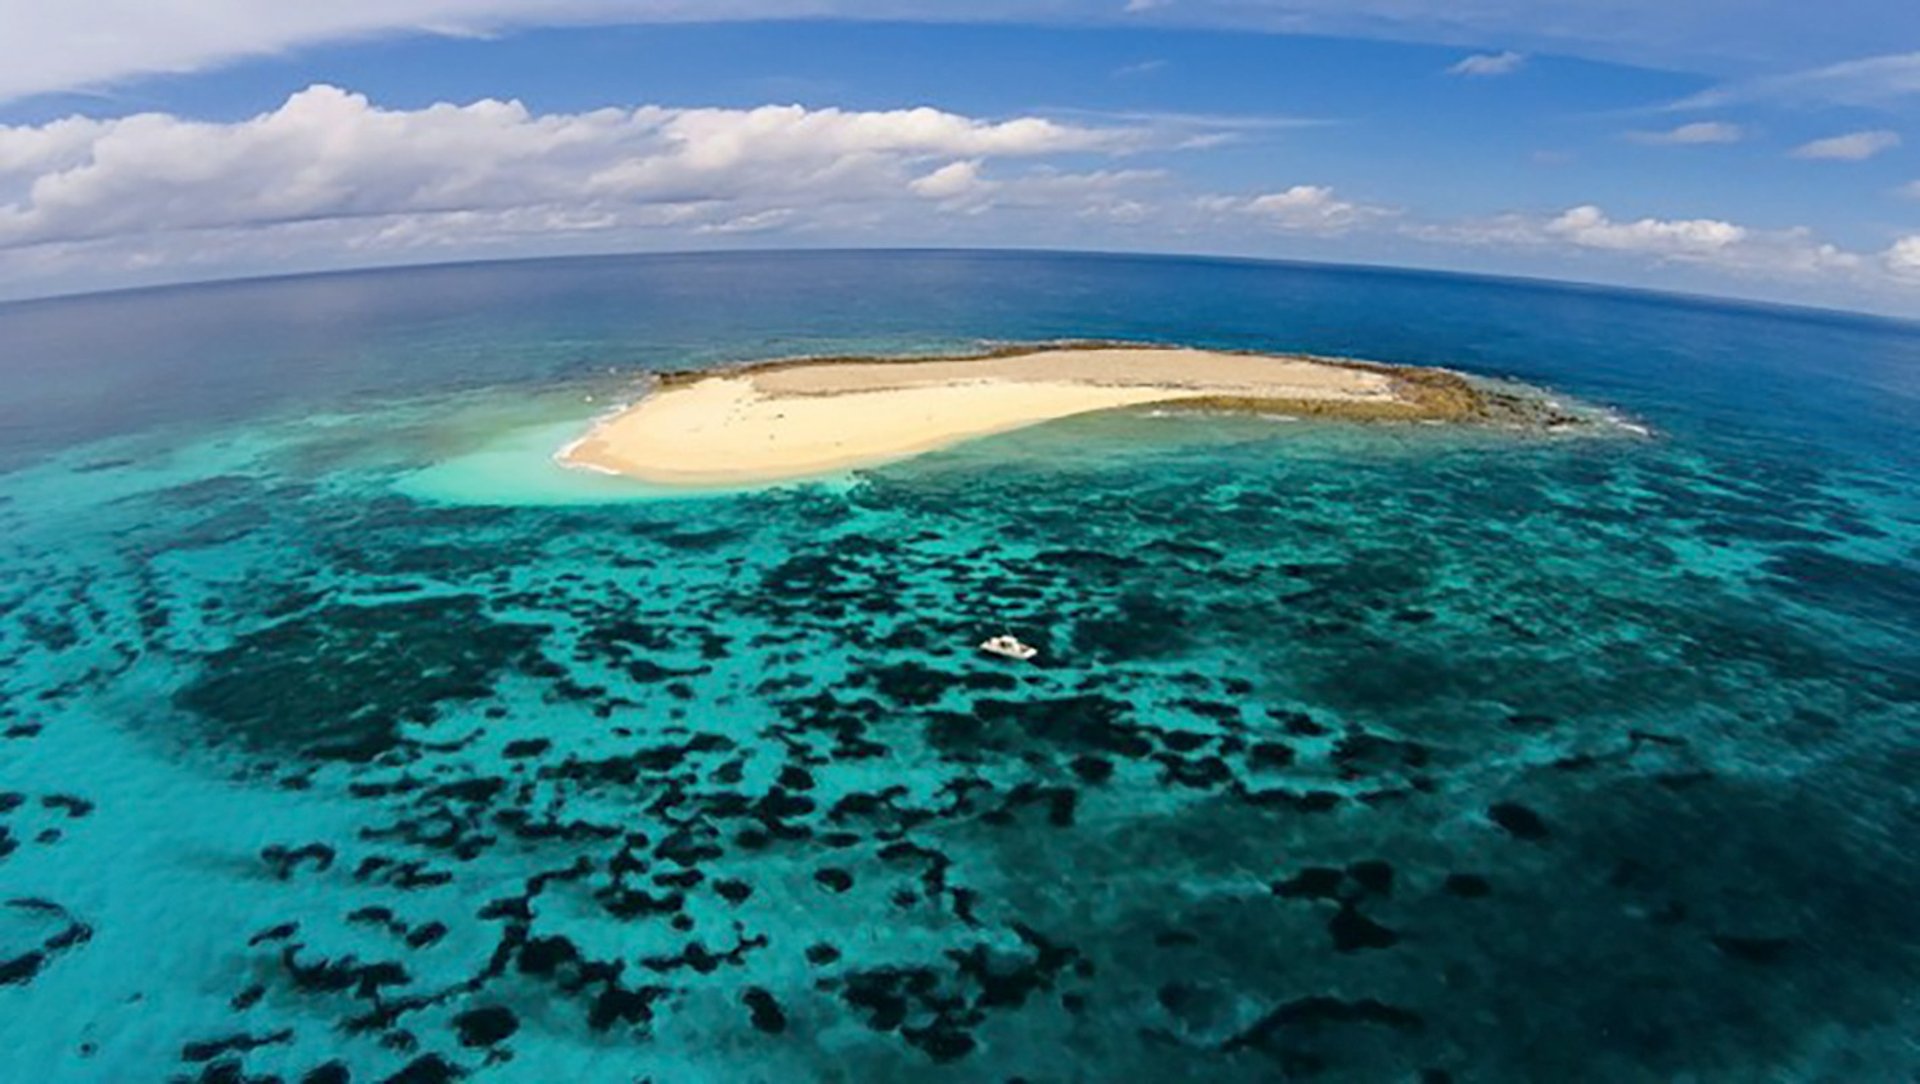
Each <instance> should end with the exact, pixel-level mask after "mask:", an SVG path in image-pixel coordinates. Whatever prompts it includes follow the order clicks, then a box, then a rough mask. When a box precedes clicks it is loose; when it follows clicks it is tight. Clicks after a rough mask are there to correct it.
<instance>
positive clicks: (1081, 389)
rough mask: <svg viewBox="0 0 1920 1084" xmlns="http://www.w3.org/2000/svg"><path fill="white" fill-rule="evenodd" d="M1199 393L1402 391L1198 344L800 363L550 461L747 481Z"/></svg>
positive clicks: (1346, 397)
mask: <svg viewBox="0 0 1920 1084" xmlns="http://www.w3.org/2000/svg"><path fill="white" fill-rule="evenodd" d="M1199 399H1213V400H1221V399H1232V400H1259V401H1268V400H1271V401H1278V402H1291V403H1299V402H1314V401H1325V402H1329V403H1352V404H1356V405H1360V404H1381V403H1387V404H1392V403H1395V402H1399V401H1402V399H1401V389H1400V387H1399V382H1398V381H1396V380H1395V378H1394V377H1393V376H1392V375H1391V374H1389V373H1387V372H1383V371H1378V370H1373V369H1365V368H1359V367H1352V366H1346V365H1340V364H1335V363H1332V362H1327V361H1320V360H1313V359H1308V358H1300V357H1279V356H1256V355H1245V354H1228V353H1218V352H1212V351H1204V350H1183V349H1154V348H1145V347H1142V348H1109V347H1090V348H1071V349H1048V350H1036V351H1034V352H1031V353H1020V354H1010V355H1002V356H997V357H991V358H978V359H963V360H936V361H871V362H869V361H838V360H836V361H825V362H818V363H807V362H802V363H792V364H779V365H769V366H763V367H760V368H757V369H753V368H750V369H742V370H735V371H731V372H719V373H715V374H714V375H712V376H709V377H705V378H700V379H694V380H689V381H684V382H682V381H674V382H669V383H666V384H664V385H663V386H662V387H660V388H659V389H657V390H655V391H654V392H653V393H652V394H650V395H648V396H647V397H646V398H644V399H642V400H640V401H639V402H638V403H636V404H634V405H633V406H632V407H630V408H628V409H626V410H624V411H622V412H620V413H618V414H615V415H613V416H611V417H608V418H606V419H603V420H602V421H601V422H600V423H599V424H597V425H596V426H594V428H593V429H592V430H591V431H590V432H588V433H587V434H586V435H585V436H584V437H582V438H581V439H580V440H579V441H577V442H575V443H574V444H573V445H571V446H570V447H568V448H567V449H566V450H565V451H564V452H562V453H561V456H560V458H561V461H562V462H564V463H567V464H568V465H572V466H577V467H582V468H588V469H594V470H600V471H606V472H611V473H618V474H623V475H626V476H629V477H632V478H637V479H640V480H643V481H646V482H650V483H653V484H656V485H671V486H689V487H708V486H737V485H749V484H756V483H764V482H775V481H782V480H788V479H795V478H805V477H809V476H814V475H820V474H827V473H832V472H835V471H839V470H844V469H847V468H851V467H861V466H871V465H874V464H878V463H884V462H888V461H891V460H896V459H900V458H903V457H906V456H911V455H916V454H919V453H922V452H927V451H931V450H933V449H936V448H941V447H945V446H947V445H950V444H953V443H956V442H959V441H963V440H968V439H972V438H975V437H981V436H986V435H988V434H992V433H1000V432H1006V431H1008V430H1012V429H1018V428H1021V427H1024V426H1030V425H1036V424H1039V423H1041V422H1046V421H1051V420H1053V419H1056V418H1064V417H1068V416H1071V415H1075V414H1085V413H1088V412H1091V411H1099V410H1112V409H1115V408H1119V407H1131V406H1142V405H1146V404H1149V403H1169V402H1179V401H1183V400H1199Z"/></svg>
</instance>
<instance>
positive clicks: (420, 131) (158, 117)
mask: <svg viewBox="0 0 1920 1084" xmlns="http://www.w3.org/2000/svg"><path fill="white" fill-rule="evenodd" d="M1144 145H1146V144H1145V143H1144V142H1143V136H1142V133H1141V132H1140V131H1139V130H1136V129H1128V128H1121V127H1087V126H1080V125H1070V124H1062V123H1058V122H1055V121H1051V120H1047V119H1043V118H1039V117H1019V118H1014V119H1011V120H1004V121H997V122H996V121H985V120H979V119H975V118H971V117H964V116H959V115H957V114H953V113H946V112H941V111H939V110H934V109H926V108H921V109H908V110H894V111H883V112H850V111H843V110H838V109H813V110H809V109H804V108H801V107H799V106H765V107H761V108H757V109H663V108H658V107H650V106H649V107H641V108H638V109H601V110H595V111H592V112H587V113H576V114H534V113H532V112H530V111H529V110H528V109H527V108H526V107H525V106H523V105H521V104H519V103H518V102H500V101H492V100H485V101H479V102H474V103H472V104H469V105H463V106H455V105H445V104H442V105H434V106H429V107H427V108H424V109H417V110H386V109H381V108H378V107H376V106H374V105H373V104H372V103H370V102H369V101H368V100H367V99H366V98H365V97H363V96H360V95H357V94H351V93H348V92H346V91H344V90H340V89H338V88H335V87H330V86H324V85H322V86H314V87H311V88H308V89H307V90H304V91H301V92H300V93H298V94H295V95H293V96H292V97H291V98H289V99H288V100H287V102H286V103H285V104H284V105H282V106H281V107H280V108H278V109H276V110H274V111H272V112H270V113H265V114H262V115H260V116H257V117H254V118H252V119H250V120H245V121H239V122H235V123H207V122H198V121H189V120H183V119H181V118H179V117H174V116H170V115H165V114H142V115H137V116H132V117H126V118H122V119H116V120H104V121H102V120H86V119H69V120H62V121H55V122H53V123H51V124H47V125H41V126H37V127H35V126H25V127H5V126H0V248H6V247H17V246H21V245H32V244H45V243H52V242H72V241H81V240H89V239H99V238H106V237H113V236H119V235H126V234H136V233H153V232H167V231H181V230H201V229H213V228H224V227H246V226H273V225H276V224H284V223H290V222H302V221H313V220H323V219H363V218H377V217H380V216H392V215H401V214H414V215H446V214H455V213H483V214H484V213H498V212H506V211H525V210H538V211H541V212H542V213H549V212H551V213H562V212H563V213H564V215H565V217H566V219H567V220H568V221H580V222H596V221H598V222H625V221H630V220H632V219H633V218H635V217H636V215H637V214H638V209H639V208H642V207H652V206H660V205H668V206H682V207H694V208H700V207H708V208H711V209H713V212H714V214H715V215H716V216H717V217H726V218H732V217H734V216H735V215H737V214H753V213H758V212H759V211H761V210H764V209H765V207H764V206H762V205H764V204H769V203H780V204H782V205H785V204H786V203H789V202H792V201H794V200H800V201H803V202H806V203H811V204H830V203H833V202H836V201H849V200H857V199H864V198H873V197H875V196H890V195H904V194H905V192H906V191H907V188H906V186H907V182H908V179H909V177H910V175H911V172H912V170H913V168H914V167H915V166H919V165H922V164H928V163H938V164H939V165H936V167H935V168H936V169H942V168H946V169H965V168H972V169H973V170H975V171H976V172H977V169H978V163H979V161H980V160H982V159H987V158H1021V157H1037V156H1044V155H1050V154H1059V153H1065V152H1083V153H1084V152H1104V153H1113V154H1118V153H1125V152H1127V151H1129V150H1132V149H1137V148H1138V147H1141V146H1144ZM966 163H971V166H970V167H968V166H966V165H965V164H966ZM940 175H941V174H939V173H936V174H934V176H940ZM945 176H946V178H947V179H946V181H945V182H944V183H948V184H952V183H955V178H956V177H957V176H958V175H957V174H955V173H951V172H949V173H947V174H945ZM925 181H926V179H925V178H923V183H924V182H925ZM638 217H640V218H646V217H647V215H644V214H638Z"/></svg>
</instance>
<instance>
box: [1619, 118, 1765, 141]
mask: <svg viewBox="0 0 1920 1084" xmlns="http://www.w3.org/2000/svg"><path fill="white" fill-rule="evenodd" d="M1746 137H1747V133H1746V130H1745V129H1743V128H1741V127H1740V126H1739V125H1737V124H1728V123H1726V122H1725V121H1711V120H1703V121H1695V122H1694V123H1692V124H1682V125H1680V126H1679V127H1677V128H1669V129H1667V130H1666V131H1662V132H1628V133H1627V138H1628V139H1630V140H1632V141H1634V142H1635V143H1645V144H1648V145H1649V146H1655V147H1696V146H1704V145H1708V144H1715V143H1738V142H1740V141H1741V140H1742V139H1745V138H1746Z"/></svg>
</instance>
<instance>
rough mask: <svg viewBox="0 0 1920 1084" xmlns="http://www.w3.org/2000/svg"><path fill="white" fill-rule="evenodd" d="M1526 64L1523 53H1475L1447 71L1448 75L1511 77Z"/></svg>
mask: <svg viewBox="0 0 1920 1084" xmlns="http://www.w3.org/2000/svg"><path fill="white" fill-rule="evenodd" d="M1526 63H1527V55H1526V54H1525V53H1516V52H1513V51H1511V50H1508V51H1505V52H1499V53H1475V54H1474V55H1472V56H1470V57H1467V58H1465V59H1464V60H1461V61H1460V62H1459V63H1457V64H1455V65H1453V66H1452V67H1450V68H1448V69H1447V74H1448V75H1466V76H1480V77H1485V76H1492V75H1512V74H1513V73H1514V72H1517V71H1519V70H1520V69H1521V68H1522V67H1524V66H1525V65H1526Z"/></svg>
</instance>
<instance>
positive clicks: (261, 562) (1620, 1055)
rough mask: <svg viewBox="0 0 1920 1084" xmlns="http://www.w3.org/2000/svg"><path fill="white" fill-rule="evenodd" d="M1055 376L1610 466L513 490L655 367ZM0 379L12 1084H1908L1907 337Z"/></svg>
mask: <svg viewBox="0 0 1920 1084" xmlns="http://www.w3.org/2000/svg"><path fill="white" fill-rule="evenodd" d="M1063 336H1075V337H1077V336H1089V337H1112V338H1127V339H1141V340H1152V341H1179V342H1185V343H1192V344H1196V345H1205V346H1229V347H1251V348H1270V349H1299V350H1309V351H1315V352H1320V353H1330V354H1350V355H1357V356H1365V357H1372V358H1379V359H1384V360H1390V361H1402V362H1415V363H1439V364H1447V365H1451V366H1455V367H1458V368H1461V369H1464V370H1466V371H1469V372H1473V373H1477V374H1482V375H1486V376H1495V377H1511V378H1517V379H1521V380H1526V381H1529V382H1532V383H1535V384H1538V385H1542V386H1545V387H1547V388H1550V389H1552V390H1553V391H1554V392H1556V393H1559V394H1564V395H1568V396H1573V397H1577V398H1578V399H1580V400H1583V401H1586V402H1590V403H1597V404H1602V405H1605V406H1607V407H1609V408H1612V409H1614V410H1616V411H1618V412H1619V414H1620V416H1621V417H1623V418H1626V419H1629V420H1631V421H1632V422H1634V423H1636V424H1639V425H1642V426H1644V427H1645V428H1646V429H1647V430H1648V431H1649V433H1650V435H1647V436H1639V435H1636V434H1635V433H1633V432H1631V431H1628V430H1611V431H1606V432H1599V433H1588V434H1582V435H1579V436H1567V437H1552V436H1542V435H1536V434H1518V433H1504V432H1502V433H1494V432H1472V431H1454V430H1448V429H1435V428H1429V427H1405V428H1395V427H1375V428H1349V427H1341V426H1329V425H1321V424H1308V423H1304V422H1285V421H1272V420H1254V419H1247V418H1220V417H1204V416H1194V415H1187V414H1179V413H1174V414H1159V413H1154V412H1143V413H1135V414H1120V415H1110V416H1100V417H1087V418H1080V419H1073V420H1069V421H1066V422H1061V423H1057V424H1054V425H1049V426H1045V427H1041V428H1038V429H1032V430H1028V431H1025V432H1021V433H1017V434H1012V435H1008V436H1004V437H997V438H993V439H990V440H986V441H981V442H977V443H973V444H969V445H965V446H962V447H959V448H956V449H952V450H950V451H947V452H943V453H939V454H936V455H931V456H927V457H923V458H920V459H916V460H913V461H910V462H906V463H901V464H896V465H893V466H889V467H886V468H883V469H878V470H873V471H866V472H861V473H859V474H856V475H853V476H849V477H846V478H838V479H831V480H829V481H827V482H826V483H823V484H819V485H809V486H797V487H785V488H774V489H767V490H760V491H749V492H741V493H732V494H720V495H711V496H703V497H699V498H688V497H674V496H671V495H668V496H662V495H660V494H648V493H642V492H636V491H634V490H632V489H630V488H628V487H625V486H624V485H623V484H622V483H620V482H618V481H617V480H612V479H604V478H598V477H594V476H591V475H582V474H577V473H572V472H564V471H561V470H560V469H559V468H557V467H555V466H553V465H552V463H551V462H550V461H549V460H548V458H547V456H548V455H549V454H550V452H551V450H552V449H553V448H556V447H557V446H558V445H559V444H561V443H564V441H565V440H566V439H568V438H569V437H570V435H572V434H574V433H577V432H578V431H579V429H580V428H581V427H582V426H584V424H585V423H586V422H587V421H588V420H590V419H591V418H592V417H594V416H596V415H597V414H598V413H600V412H602V411H604V410H606V409H608V408H610V407H611V406H613V405H615V404H617V403H619V402H620V401H621V400H622V398H623V397H624V396H628V395H631V394H632V393H633V389H634V388H635V387H636V386H637V383H638V380H639V378H640V377H641V376H642V375H643V374H644V372H645V371H647V370H657V369H669V368H682V367H686V366H688V365H700V364H714V363H720V362H725V361H730V360H738V359H746V358H755V357H764V356H770V355H788V354H798V353H821V352H860V351H881V352H885V351H899V350H908V351H926V350H940V349H951V348H955V347H965V346H970V345H975V344H978V343H980V342H982V341H1005V340H1028V339H1046V338H1053V337H1063ZM0 368H3V369H4V372H5V374H6V381H7V384H6V386H7V390H8V395H7V397H6V398H5V400H4V401H3V402H0V469H4V471H5V473H4V474H0V524H4V532H3V533H0V660H4V664H5V665H4V669H0V735H4V736H3V737H0V1079H5V1080H16V1079H19V1080H35V1079H44V1080H61V1081H66V1080H76V1081H92V1080H98V1081H124V1080H154V1079H184V1080H202V1079H204V1080H241V1079H251V1080H268V1079H279V1080H287V1081H295V1080H314V1081H327V1080H348V1079H351V1080H385V1079H390V1078H391V1079H401V1080H412V1081H424V1080H441V1079H453V1078H455V1077H457V1076H459V1075H461V1074H466V1075H467V1076H468V1077H469V1078H470V1079H475V1080H486V1081H552V1080H559V1079H573V1080H581V1081H630V1080H643V1079H645V1080H654V1081H661V1082H668V1081H697V1080H729V1081H731V1080H765V1081H795V1080H849V1081H866V1080H889V1079H901V1078H912V1079H927V1080H993V1081H1002V1080H1009V1079H1015V1078H1020V1079H1026V1080H1033V1081H1062V1080H1117V1079H1126V1080H1153V1081H1163V1080H1165V1081H1172V1080H1189V1079H1190V1080H1205V1081H1216V1080H1240V1079H1247V1080H1271V1079H1296V1078H1297V1079H1308V1078H1312V1079H1317V1080H1318V1079H1323V1080H1333V1081H1346V1080H1417V1079H1418V1080H1435V1081H1438V1080H1448V1079H1451V1080H1459V1081H1479V1080H1604V1081H1622V1080H1671V1079H1694V1080H1730V1081H1731V1080H1739V1081H1745V1080H1754V1079H1794V1080H1799V1079H1808V1080H1895V1079H1910V1078H1912V1077H1913V1076H1915V1074H1916V1072H1920V1049H1917V1048H1916V1046H1915V1042H1914V1039H1913V1038H1912V1036H1913V1035H1914V1034H1916V1033H1917V1032H1920V1028H1916V1024H1920V1020H1917V1019H1916V1007H1915V1004H1914V997H1915V992H1916V990H1917V989H1920V985H1917V983H1916V980H1920V908H1916V906H1915V904H1914V902H1913V901H1914V900H1915V899H1916V898H1920V896H1917V894H1920V858H1916V856H1915V855H1914V853H1913V850H1912V842H1911V841H1912V840H1913V839H1915V838H1920V805H1917V804H1916V780H1920V759H1917V758H1916V729H1917V724H1920V498H1917V497H1916V493H1917V492H1920V488H1917V487H1916V482H1920V441H1916V440H1915V439H1914V434H1915V432H1916V423H1917V422H1920V328H1916V327H1915V326H1913V325H1907V324H1897V323H1887V322H1875V321H1868V320H1864V319H1861V320H1856V319H1852V318H1848V317H1840V316H1832V315H1826V314H1817V313H1806V312H1793V311H1784V310H1773V309H1760V308H1750V307H1733V306H1722V305H1715V304H1710V303H1705V302H1698V301H1691V300H1685V299H1678V298H1665V297H1654V296H1645V295H1628V294H1618V293H1608V292H1599V291H1584V290H1568V289H1558V288H1548V287H1541V286H1533V285H1526V284H1515V283H1502V282H1491V281H1483V280H1473V279H1464V278H1449V277H1441V276H1424V275H1405V274H1393V273H1384V272H1370V271H1357V270H1344V269H1330V268H1312V267H1295V266H1284V265H1260V264H1245V263H1228V262H1204V261H1177V260H1167V259H1130V258H1118V257H1069V256H1038V255H1034V256H1028V255H993V254H983V255H959V254H942V253H925V254H886V255H881V254H808V255H800V254H794V255H730V256H710V257H673V258H647V259H618V260H579V261H554V262H537V263H523V264H511V265H493V266H476V267H456V268H439V269H427V270H413V271H401V272H379V273H369V274H359V275H347V276H332V277H322V278H305V279H288V280H279V281H269V282H256V283H244V284H234V285H222V286H209V287H197V288H190V289H180V290H164V291H151V292H143V293H136V294H123V295H113V296H103V297H96V298H82V299H73V300H62V301H51V302H40V303H32V304H25V305H13V306H5V307H0ZM1003 628H1005V629H1010V630H1012V631H1014V632H1016V633H1017V634H1018V635H1020V636H1021V637H1022V638H1023V639H1027V640H1029V641H1031V642H1033V643H1036V644H1037V645H1039V646H1040V647H1041V648H1042V650H1043V654H1042V656H1041V659H1040V662H1039V664H1038V665H1034V666H1026V667H1022V666H1016V665H1012V664H1002V663H999V662H997V661H994V660H990V659H987V658H984V657H982V656H979V655H977V654H976V653H974V652H973V651H972V650H971V645H972V644H973V643H975V642H977V641H978V640H979V639H981V638H983V637H984V636H986V635H990V634H992V633H995V632H998V631H1001V630H1002V629H1003Z"/></svg>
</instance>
